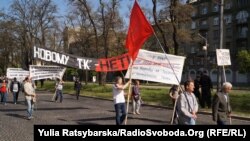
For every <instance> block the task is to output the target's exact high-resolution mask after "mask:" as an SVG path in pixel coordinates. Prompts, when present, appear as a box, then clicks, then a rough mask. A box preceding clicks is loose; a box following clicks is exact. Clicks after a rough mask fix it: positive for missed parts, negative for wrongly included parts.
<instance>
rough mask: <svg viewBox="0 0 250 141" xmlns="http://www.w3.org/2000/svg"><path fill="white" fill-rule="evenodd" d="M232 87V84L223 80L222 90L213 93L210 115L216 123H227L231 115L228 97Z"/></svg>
mask: <svg viewBox="0 0 250 141" xmlns="http://www.w3.org/2000/svg"><path fill="white" fill-rule="evenodd" d="M231 89H232V84H231V83H229V82H225V83H224V84H223V86H222V91H221V92H218V93H217V94H216V95H214V98H213V107H212V116H213V120H214V121H215V122H217V124H218V125H225V124H227V121H228V117H230V116H231V112H232V109H231V106H230V99H229V96H228V94H229V92H230V91H231Z"/></svg>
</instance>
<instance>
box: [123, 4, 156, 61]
mask: <svg viewBox="0 0 250 141" xmlns="http://www.w3.org/2000/svg"><path fill="white" fill-rule="evenodd" d="M153 33H154V30H153V28H152V26H151V25H150V24H149V22H148V21H147V19H146V17H145V16H144V14H143V12H142V10H141V8H140V6H139V5H138V3H137V1H136V0H135V3H134V6H133V9H132V12H131V16H130V24H129V29H128V34H127V38H126V48H127V49H128V53H129V55H130V57H131V58H132V59H133V60H135V59H136V57H137V54H138V52H139V49H140V48H141V46H142V45H143V44H144V42H145V41H146V40H147V38H148V37H149V36H151V35H152V34H153Z"/></svg>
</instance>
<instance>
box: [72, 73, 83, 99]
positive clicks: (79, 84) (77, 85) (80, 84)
mask: <svg viewBox="0 0 250 141" xmlns="http://www.w3.org/2000/svg"><path fill="white" fill-rule="evenodd" d="M74 87H75V91H76V99H77V100H78V99H79V95H80V92H81V88H82V83H81V81H79V79H78V78H77V79H76V81H75V86H74Z"/></svg>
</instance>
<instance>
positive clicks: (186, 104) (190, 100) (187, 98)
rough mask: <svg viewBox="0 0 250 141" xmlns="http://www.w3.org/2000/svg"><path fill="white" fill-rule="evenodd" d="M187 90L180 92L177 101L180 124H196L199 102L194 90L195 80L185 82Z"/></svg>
mask: <svg viewBox="0 0 250 141" xmlns="http://www.w3.org/2000/svg"><path fill="white" fill-rule="evenodd" d="M184 87H185V92H183V93H182V94H180V96H179V98H178V101H177V115H178V124H182V125H195V124H196V119H197V112H198V103H197V100H196V97H195V95H194V94H193V91H194V82H193V81H186V82H185V83H184Z"/></svg>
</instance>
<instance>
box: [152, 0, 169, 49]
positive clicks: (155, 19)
mask: <svg viewBox="0 0 250 141" xmlns="http://www.w3.org/2000/svg"><path fill="white" fill-rule="evenodd" d="M152 2H153V17H154V21H155V25H156V27H157V29H158V30H159V31H160V34H161V37H162V41H163V45H164V46H163V48H164V50H165V52H166V53H169V47H168V45H167V40H166V36H165V33H164V31H163V29H162V28H161V26H160V25H159V22H158V18H157V12H156V9H157V0H152Z"/></svg>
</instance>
